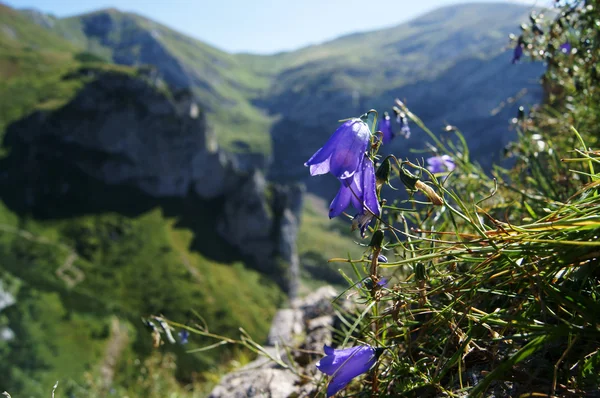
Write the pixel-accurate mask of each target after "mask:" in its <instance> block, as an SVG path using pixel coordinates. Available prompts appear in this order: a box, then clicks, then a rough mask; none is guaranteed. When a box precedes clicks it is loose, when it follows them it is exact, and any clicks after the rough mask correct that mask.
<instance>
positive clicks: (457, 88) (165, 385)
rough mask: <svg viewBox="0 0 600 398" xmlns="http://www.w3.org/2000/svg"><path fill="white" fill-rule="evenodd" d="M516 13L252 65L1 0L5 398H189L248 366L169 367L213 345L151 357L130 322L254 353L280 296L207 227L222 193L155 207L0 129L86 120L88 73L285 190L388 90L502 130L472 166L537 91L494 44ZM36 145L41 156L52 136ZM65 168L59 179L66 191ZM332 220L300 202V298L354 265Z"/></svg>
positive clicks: (109, 22) (413, 27) (175, 37)
mask: <svg viewBox="0 0 600 398" xmlns="http://www.w3.org/2000/svg"><path fill="white" fill-rule="evenodd" d="M527 12H528V9H527V8H525V7H522V6H518V5H507V4H487V5H474V4H468V5H461V6H456V7H452V8H445V9H441V10H438V11H435V12H433V13H430V14H427V15H425V16H422V17H420V18H418V19H416V20H414V21H411V22H409V23H406V24H403V25H400V26H398V27H395V28H390V29H384V30H380V31H376V32H369V33H359V34H355V35H350V36H347V37H343V38H340V39H338V40H334V41H331V42H329V43H324V44H322V45H318V46H311V47H307V48H304V49H300V50H298V51H294V52H289V53H282V54H276V55H271V56H256V55H250V54H228V53H226V52H223V51H221V50H219V49H216V48H214V47H211V46H209V45H207V44H205V43H203V42H201V41H199V40H196V39H192V38H189V37H186V36H184V35H182V34H180V33H178V32H176V31H174V30H172V29H170V28H168V27H165V26H163V25H160V24H158V23H156V22H154V21H151V20H148V19H147V18H144V17H141V16H139V15H135V14H130V13H124V12H120V11H118V10H115V9H107V10H101V11H97V12H94V13H90V14H85V15H81V16H76V17H71V18H66V19H60V18H55V17H52V16H47V15H44V14H40V13H37V12H34V11H23V12H17V11H15V10H12V9H10V8H8V7H5V6H2V5H0V99H2V101H0V139H1V140H2V143H3V145H2V147H1V149H0V150H1V152H0V153H1V158H0V172H1V173H0V197H1V198H2V203H1V206H0V251H2V254H3V259H4V261H3V263H2V266H1V268H0V280H1V281H2V286H1V287H2V289H3V290H5V291H8V292H10V293H11V294H12V295H13V296H14V297H15V298H16V304H15V305H12V306H10V307H8V308H6V309H4V310H2V312H1V313H0V327H2V326H6V325H9V326H10V328H11V330H13V331H14V333H15V335H16V336H18V338H16V339H14V340H9V341H0V358H1V359H2V360H1V361H0V374H2V375H3V377H2V380H1V384H0V390H1V389H6V390H9V391H10V392H11V393H12V394H13V396H15V397H18V396H42V395H44V394H47V393H48V392H49V391H50V388H51V386H52V385H53V384H54V382H55V381H56V379H60V381H61V386H63V387H62V388H63V390H62V391H63V392H64V393H65V394H73V395H84V394H86V393H89V394H91V395H94V394H96V395H99V396H102V395H105V394H106V391H107V388H109V387H112V388H115V390H116V393H117V395H119V394H120V395H123V396H124V395H125V394H129V395H130V396H148V397H152V396H165V395H167V393H169V394H181V395H185V392H184V389H183V388H182V387H181V385H180V384H178V381H183V382H184V383H190V384H194V383H200V384H201V383H203V382H206V381H207V380H209V381H214V379H215V376H214V375H215V374H217V375H218V374H219V373H220V372H221V371H222V369H224V368H223V366H226V363H227V362H228V361H229V360H230V359H233V358H238V359H239V358H241V359H242V360H243V358H245V357H246V355H247V354H246V353H240V352H236V351H218V352H213V351H211V352H209V353H205V352H202V353H199V354H195V355H181V354H183V352H184V348H185V349H188V348H190V349H193V348H196V347H198V346H203V345H206V341H191V343H190V344H189V345H188V346H186V347H184V348H182V347H181V346H179V345H169V344H166V345H164V346H162V347H161V348H160V349H159V350H158V351H157V350H154V349H153V348H152V337H151V334H150V331H148V330H147V329H146V328H145V327H144V325H143V323H142V321H141V318H142V317H147V316H149V315H152V314H154V315H156V314H164V315H165V316H168V317H169V318H171V319H177V320H184V321H186V320H187V321H190V322H192V321H193V322H198V323H201V324H204V323H206V324H207V325H209V326H210V330H211V331H213V332H217V333H223V334H237V333H238V332H237V329H238V327H240V326H241V327H243V328H244V329H245V330H247V331H248V332H249V333H250V334H251V335H253V336H254V337H256V339H257V340H258V341H260V340H261V339H262V338H264V337H265V335H266V332H267V330H268V326H269V322H270V319H271V317H272V315H273V314H274V312H275V309H276V306H277V305H278V304H280V303H282V302H285V297H284V295H283V293H282V292H281V290H280V288H279V287H277V286H276V284H275V283H274V282H273V281H272V279H270V278H269V277H266V276H265V275H262V274H260V273H258V272H256V271H254V270H251V269H250V268H248V267H247V266H246V264H244V260H245V259H244V256H242V255H241V254H240V253H238V252H237V250H236V249H235V248H232V247H231V246H230V245H228V244H227V243H226V242H225V241H224V239H222V238H220V237H219V236H218V234H217V233H216V232H215V225H216V223H217V220H216V219H215V214H216V213H217V212H218V211H220V210H222V207H223V203H221V202H220V200H219V198H217V199H215V200H200V199H199V198H197V197H195V196H194V195H188V196H187V197H185V198H180V199H174V198H171V199H157V198H153V197H151V196H150V195H148V194H145V193H143V192H141V191H140V190H138V189H135V188H133V187H131V186H127V185H116V186H115V185H108V184H106V183H104V182H102V181H99V180H97V179H94V178H91V177H90V176H89V175H87V174H85V173H83V172H81V171H80V170H78V169H76V168H74V167H73V162H71V159H73V158H75V157H78V156H79V157H89V158H90V159H95V158H94V156H102V154H100V155H98V154H97V153H93V152H83V153H82V152H81V151H80V148H79V147H76V146H75V147H68V146H59V147H57V148H58V149H60V153H59V154H54V155H53V156H51V157H48V158H45V157H44V156H46V155H47V153H44V152H43V151H41V152H35V151H33V150H30V148H28V147H27V142H25V141H26V140H25V139H24V140H22V141H23V142H21V141H19V139H20V138H21V137H14V134H13V136H12V137H6V136H5V133H6V131H7V129H8V127H9V126H11V125H12V126H14V125H15V124H17V123H18V122H19V121H22V120H24V119H26V118H28V117H31V118H34V119H35V118H40V119H43V118H46V117H47V118H48V119H51V120H58V119H59V118H58V117H57V116H56V115H62V116H64V117H66V118H81V117H82V116H81V115H73V114H65V113H60V112H64V110H65V108H66V107H65V105H66V104H69V103H70V102H71V101H72V100H74V98H76V97H77V96H78V95H79V94H81V93H82V92H83V90H84V89H86V88H89V87H90V86H92V85H93V84H94V83H95V82H97V81H98V80H99V79H101V78H108V79H110V78H114V80H115V81H127V82H133V83H134V84H135V85H140V86H143V87H147V88H148V90H150V91H152V92H153V93H155V94H156V95H157V96H160V97H161V98H163V99H164V100H165V102H169V101H172V100H173V98H175V97H177V96H178V95H180V94H181V93H185V92H187V91H188V90H189V91H191V92H192V93H193V95H194V96H195V98H196V99H197V101H198V102H199V104H200V106H201V113H202V114H203V115H204V114H206V117H207V120H208V124H209V130H210V132H211V134H213V135H214V136H215V137H216V138H217V141H218V142H219V144H220V145H221V147H222V148H224V149H225V150H226V151H227V152H229V153H233V154H235V156H236V158H235V159H236V161H237V165H238V166H239V168H240V169H241V170H243V171H247V170H250V169H254V168H262V169H267V170H269V174H270V178H271V179H272V180H277V181H282V182H289V181H296V180H303V179H305V178H306V176H307V175H308V173H307V170H306V169H305V168H304V167H303V165H302V164H303V162H304V161H306V159H307V158H308V157H309V156H310V155H311V154H312V153H314V151H315V150H316V149H318V147H319V146H320V145H321V144H322V142H323V141H324V139H325V138H326V137H327V136H329V134H330V133H331V132H332V131H333V129H334V128H335V126H336V125H337V122H336V120H338V119H339V118H341V117H347V116H353V115H358V114H360V113H362V112H363V111H364V110H365V109H369V108H371V107H376V108H378V109H382V107H386V106H389V105H390V104H391V103H392V100H393V98H395V97H397V96H399V97H402V98H404V97H406V98H407V99H408V101H407V102H408V104H409V105H410V106H411V109H413V110H414V111H416V112H417V113H419V114H421V115H422V116H425V118H428V119H429V120H428V122H430V123H429V124H430V125H433V126H434V127H441V126H442V125H443V124H444V123H446V122H449V123H453V124H458V125H461V127H462V128H464V129H465V132H466V134H470V135H471V137H476V136H481V133H482V131H484V130H485V131H486V132H487V133H488V135H487V136H486V137H488V138H489V137H492V138H494V137H495V138H496V141H494V140H492V139H489V140H488V139H486V140H484V141H485V142H482V143H475V144H474V149H475V151H474V153H475V155H476V156H479V157H480V158H481V159H484V160H486V161H491V159H492V158H493V157H494V155H495V154H496V152H498V150H499V148H501V145H500V144H499V143H503V142H504V141H507V140H508V139H509V138H510V137H508V136H506V135H505V134H504V132H505V130H506V121H507V119H508V115H511V117H512V115H513V112H514V106H516V103H515V104H513V105H512V107H511V106H507V107H506V108H504V109H502V111H501V112H500V113H498V114H496V116H494V117H490V112H491V110H492V109H494V108H495V107H497V105H498V103H500V102H501V101H503V100H504V99H506V98H508V97H511V96H514V95H515V94H517V93H518V91H519V90H521V88H522V87H524V86H528V87H529V88H530V89H531V91H530V93H528V94H527V95H526V96H525V97H523V98H522V101H524V102H527V101H534V100H536V99H537V98H538V97H539V96H540V91H541V90H540V89H539V85H538V83H537V77H538V76H539V72H540V70H541V66H540V65H522V66H523V67H522V68H521V69H520V70H519V71H518V72H517V71H516V70H515V69H514V68H511V65H510V64H509V57H508V55H507V53H506V52H505V51H503V50H504V48H503V47H504V44H505V41H506V36H507V34H508V32H510V31H513V30H514V29H515V26H516V25H515V24H516V22H515V21H518V20H520V19H523V18H526V16H527ZM536 90H537V91H536ZM123 100H124V101H125V102H127V101H128V99H127V98H123ZM50 116H53V117H54V119H52V118H51V117H50ZM57 123H60V120H58V122H57ZM490 123H492V124H493V126H492V127H490ZM13 131H15V130H13ZM414 136H415V137H417V138H416V139H415V138H413V139H412V140H411V141H404V142H401V141H400V140H399V139H398V140H396V142H395V143H394V144H392V149H397V148H402V151H401V152H399V153H400V154H401V156H406V155H408V153H409V150H410V148H418V147H420V145H421V144H422V143H423V139H422V138H419V134H418V130H417V132H415V134H414ZM42 143H44V144H47V148H49V149H47V150H48V151H50V152H51V150H52V148H55V147H53V146H52V145H55V144H56V143H55V142H53V141H52V140H51V139H49V140H48V141H47V142H46V141H42ZM491 151H496V152H494V153H493V154H492V155H490V152H491ZM57 153H58V151H57ZM25 165H27V167H26V166H25ZM64 176H67V177H68V178H67V180H68V184H67V185H68V187H66V188H65V192H66V193H60V192H62V189H63V185H62V184H63V180H64V179H63V177H64ZM311 184H312V185H309V189H310V190H311V191H313V192H316V193H318V194H323V193H328V190H331V189H337V188H338V187H337V184H338V183H337V182H336V181H335V179H333V178H332V179H329V180H327V179H326V178H323V179H318V180H314V181H311ZM327 184H331V186H330V187H328V186H327ZM334 185H335V186H334ZM57 192H58V194H57ZM326 208H327V202H326V201H325V202H324V201H323V199H322V198H318V197H313V196H309V197H308V199H307V200H306V201H305V202H304V209H303V219H302V221H303V224H302V226H301V228H300V231H299V237H298V246H299V252H300V254H301V262H302V264H303V266H304V269H303V274H302V276H303V278H304V282H305V284H304V289H305V291H307V290H308V289H310V288H312V287H313V286H314V285H317V284H320V283H323V281H326V282H329V283H340V282H341V279H340V277H339V274H338V273H337V269H338V268H341V269H342V270H345V271H346V270H347V264H326V263H325V262H326V260H327V259H328V258H331V257H335V256H339V255H343V254H347V253H345V252H344V251H345V250H350V251H351V253H349V254H350V255H351V256H352V257H357V256H359V255H360V254H361V253H362V250H361V248H360V247H358V246H356V245H353V243H352V241H353V240H354V238H352V237H351V236H350V234H349V233H348V232H347V229H348V228H347V224H343V223H341V222H339V223H338V222H330V221H329V220H327V219H326V216H324V214H325V215H326V210H325V209H326ZM349 247H351V249H347V248H349ZM390 257H391V256H390ZM344 267H346V268H344ZM196 314H198V315H199V316H200V318H198V317H197V315H196ZM157 352H159V353H160V354H165V355H156V353H157ZM171 354H173V355H175V356H177V357H178V359H177V360H176V362H169V358H171V356H170V355H171ZM175 364H176V365H175ZM175 368H176V370H175ZM140 369H143V371H142V370H140ZM140 375H148V376H147V378H146V379H144V377H145V376H140ZM150 375H160V377H157V378H159V379H160V382H156V380H154V379H152V377H154V376H152V377H151V376H150ZM138 378H142V379H143V380H139V379H138ZM155 379H156V377H155Z"/></svg>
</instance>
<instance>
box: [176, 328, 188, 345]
mask: <svg viewBox="0 0 600 398" xmlns="http://www.w3.org/2000/svg"><path fill="white" fill-rule="evenodd" d="M178 335H179V343H180V344H187V343H188V339H189V337H190V332H188V331H187V330H182V331H180V332H179V333H178Z"/></svg>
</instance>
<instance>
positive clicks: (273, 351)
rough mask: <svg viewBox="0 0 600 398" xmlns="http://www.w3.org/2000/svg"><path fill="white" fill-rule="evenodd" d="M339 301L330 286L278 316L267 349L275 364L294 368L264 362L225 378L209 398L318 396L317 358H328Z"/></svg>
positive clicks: (275, 318) (284, 310)
mask: <svg viewBox="0 0 600 398" xmlns="http://www.w3.org/2000/svg"><path fill="white" fill-rule="evenodd" d="M336 295H337V293H336V291H335V289H333V288H332V287H331V286H325V287H322V288H320V289H318V290H316V291H315V292H313V293H311V294H310V295H308V296H307V297H305V298H303V299H296V300H293V301H292V308H289V309H282V310H279V311H278V312H277V314H276V315H275V317H274V319H273V323H272V325H271V330H270V332H269V337H268V339H267V344H266V345H265V346H264V349H265V352H266V353H268V355H269V356H271V357H272V358H274V359H277V360H278V361H280V362H281V363H282V364H287V365H290V366H287V365H286V366H283V365H281V364H278V363H277V362H276V361H273V360H271V359H269V358H268V357H266V356H260V357H259V358H258V359H256V360H255V361H253V362H251V363H249V364H248V365H246V366H244V367H243V368H241V369H239V370H237V371H235V372H232V373H229V374H227V375H225V376H224V377H223V378H222V379H221V381H220V383H219V385H217V386H216V387H215V388H214V389H213V390H212V392H211V393H210V396H209V397H210V398H246V397H270V398H290V397H295V398H300V397H312V396H315V394H316V393H317V391H318V386H317V385H316V384H315V383H313V382H312V381H309V380H314V377H313V376H315V374H316V367H315V364H316V361H317V360H318V358H320V357H321V356H320V355H315V354H314V353H319V352H322V350H323V345H324V344H331V341H332V330H333V328H332V326H333V323H334V311H333V307H332V304H331V302H332V300H333V299H334V298H335V297H336ZM288 352H289V353H291V354H292V356H291V357H290V356H288V355H287V353H288ZM292 362H293V363H292ZM291 369H295V370H296V371H292V370H291ZM300 376H302V377H300Z"/></svg>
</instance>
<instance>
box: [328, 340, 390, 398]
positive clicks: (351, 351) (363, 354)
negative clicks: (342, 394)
mask: <svg viewBox="0 0 600 398" xmlns="http://www.w3.org/2000/svg"><path fill="white" fill-rule="evenodd" d="M323 350H324V351H325V357H324V358H322V359H321V360H320V361H319V362H317V369H319V370H320V371H321V372H323V373H325V374H326V375H329V376H333V377H332V378H331V380H330V381H329V385H328V386H327V396H328V397H332V396H334V395H335V394H337V392H338V391H340V390H342V389H343V388H344V387H346V386H347V385H348V383H350V380H352V379H353V378H355V377H356V376H360V375H361V374H363V373H366V372H367V371H369V369H371V368H372V367H373V365H374V364H375V362H377V359H378V358H379V355H381V353H382V352H383V350H382V349H375V348H373V347H370V346H368V345H360V346H356V347H352V348H346V349H343V350H334V349H333V348H331V347H329V346H327V345H326V346H324V347H323Z"/></svg>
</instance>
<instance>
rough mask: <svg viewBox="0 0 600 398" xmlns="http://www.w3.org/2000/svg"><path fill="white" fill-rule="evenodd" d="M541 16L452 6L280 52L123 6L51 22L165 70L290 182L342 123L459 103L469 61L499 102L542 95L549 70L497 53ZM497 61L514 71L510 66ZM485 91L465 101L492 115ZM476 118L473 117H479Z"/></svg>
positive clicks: (250, 157) (226, 135) (248, 156)
mask: <svg viewBox="0 0 600 398" xmlns="http://www.w3.org/2000/svg"><path fill="white" fill-rule="evenodd" d="M529 11H530V8H529V7H524V6H520V5H516V4H507V3H485V4H477V3H473V4H462V5H456V6H449V7H444V8H441V9H438V10H435V11H433V12H430V13H428V14H426V15H423V16H421V17H419V18H417V19H415V20H413V21H410V22H407V23H404V24H402V25H399V26H396V27H393V28H387V29H382V30H379V31H374V32H367V33H358V34H353V35H349V36H344V37H341V38H339V39H336V40H333V41H330V42H327V43H324V44H321V45H315V46H310V47H306V48H303V49H300V50H297V51H292V52H288V53H281V54H275V55H270V56H257V55H250V54H236V55H232V54H227V53H225V52H223V51H220V50H218V49H216V48H214V47H211V46H209V45H207V44H205V43H202V42H201V41H199V40H195V39H191V38H189V37H186V36H184V35H182V34H180V33H177V32H176V31H174V30H172V29H170V28H167V27H165V26H162V25H160V24H158V23H156V22H153V21H151V20H149V19H147V18H144V17H141V16H139V15H136V14H131V13H122V12H119V11H117V10H114V9H108V10H102V11H98V12H94V13H90V14H85V15H81V16H77V17H72V18H67V19H54V20H53V22H52V24H51V25H52V26H51V27H50V29H51V30H52V31H54V32H56V33H58V34H61V35H62V36H64V37H66V38H68V39H70V40H71V41H72V42H73V43H75V44H77V45H80V46H84V47H85V48H86V49H87V50H88V51H93V52H94V51H95V52H96V53H97V54H99V55H102V56H104V57H107V59H110V60H112V61H114V62H116V63H118V64H125V65H142V64H150V65H153V66H154V67H156V69H157V72H158V74H159V75H160V76H161V77H163V78H164V79H165V81H167V83H168V84H169V85H171V86H173V87H177V88H182V89H185V88H189V89H191V90H192V91H193V92H194V94H195V95H196V96H197V99H198V101H199V102H200V103H201V104H202V105H203V107H204V108H205V109H206V110H207V113H208V121H209V123H210V124H211V125H212V127H213V129H214V134H215V136H216V139H217V141H218V142H219V143H221V145H222V146H223V147H224V148H225V149H226V150H228V151H230V152H234V153H237V154H238V158H239V159H240V162H241V165H242V166H243V167H249V168H252V167H265V166H267V164H268V162H269V160H270V158H271V157H274V162H273V163H271V168H270V170H271V177H272V178H273V179H275V180H287V179H290V178H292V179H297V178H298V177H299V175H300V169H298V167H294V165H291V164H290V162H282V161H281V159H287V160H289V161H293V162H294V163H295V164H300V165H301V164H302V163H303V161H304V160H306V159H304V158H305V157H306V156H307V154H308V155H310V153H309V152H310V151H314V150H316V147H315V143H316V142H318V141H322V140H323V139H324V138H325V137H326V136H327V135H328V134H329V133H330V132H331V131H332V130H331V129H332V128H333V127H334V126H335V123H334V122H333V121H335V120H337V119H340V118H344V117H349V116H353V115H358V114H361V113H363V112H364V111H366V110H368V108H371V107H377V108H378V109H380V108H382V107H385V108H389V104H391V102H392V100H393V98H394V97H403V98H405V99H406V101H407V103H408V105H409V106H411V107H413V108H416V109H417V110H419V109H424V108H427V106H426V104H427V105H429V107H430V108H436V109H437V108H439V106H438V105H439V104H441V103H452V102H453V101H454V98H453V97H454V96H455V92H453V91H447V92H445V93H444V92H441V88H442V87H443V86H448V84H447V82H446V80H448V79H453V80H456V81H457V82H460V81H462V82H463V83H464V84H465V86H467V85H471V86H472V84H470V83H469V74H470V73H471V72H472V70H471V71H470V72H469V73H467V74H462V75H461V73H462V72H463V71H464V69H460V68H459V67H457V65H458V63H459V62H462V64H461V65H466V64H468V63H469V62H470V61H469V60H472V61H473V62H475V63H476V64H477V62H478V61H482V62H480V63H478V64H477V65H478V68H479V69H482V70H485V69H488V68H489V70H490V71H492V70H493V71H494V73H496V72H500V73H501V75H500V76H499V77H498V78H497V79H495V81H496V82H497V83H498V84H499V86H501V87H502V88H504V91H503V93H502V94H500V95H498V96H497V98H496V99H497V102H498V103H500V102H501V101H503V100H505V99H506V96H511V95H515V94H517V92H518V91H519V90H520V89H521V88H522V87H523V86H528V87H530V88H531V89H532V90H533V91H535V89H536V88H537V87H536V86H537V84H536V83H535V82H532V80H533V79H535V78H536V77H537V75H538V74H539V73H540V72H541V69H542V67H541V66H539V65H537V66H531V67H527V68H521V73H519V74H515V73H511V72H510V71H509V69H510V68H511V65H510V64H509V60H510V56H509V54H508V53H506V54H505V56H504V58H503V59H501V58H495V57H497V56H498V55H499V54H500V53H502V52H503V50H504V49H505V45H506V37H507V35H508V33H510V32H511V31H513V30H514V29H515V27H516V26H517V23H518V21H520V20H524V19H526V18H527V16H528V13H529ZM37 20H40V17H37ZM48 25H50V24H48V23H46V24H45V26H48ZM497 63H500V64H501V65H503V66H504V67H505V68H504V69H503V70H499V68H498V67H497V65H496V64H497ZM513 69H514V68H513ZM523 69H525V71H523ZM450 70H452V73H453V75H451V76H450V75H449V73H448V72H449V71H450ZM482 73H483V74H484V75H485V74H486V72H482ZM487 75H491V74H490V73H487ZM438 83H439V87H440V90H438V91H439V95H436V97H437V98H435V99H434V100H433V101H425V102H424V101H423V99H422V98H423V96H422V95H420V94H419V92H418V91H415V90H413V91H409V90H407V89H411V88H420V87H422V86H423V87H425V86H426V87H431V89H429V88H426V89H427V90H429V91H431V90H434V91H435V87H436V86H437V84H438ZM459 84H460V83H459ZM407 91H408V93H407ZM415 93H416V94H415ZM478 94H479V92H478V91H473V92H472V93H471V95H470V96H468V97H466V98H464V99H465V100H466V101H465V102H463V106H464V107H466V108H470V107H472V108H479V111H478V112H476V116H477V118H478V119H481V120H487V117H488V116H489V112H490V111H491V109H493V108H494V107H495V106H492V107H491V108H489V109H485V110H483V109H482V108H481V107H478V106H476V104H477V102H478V100H477V99H476V98H477V95H478ZM505 94H506V96H505ZM483 95H488V94H485V93H483ZM538 95H539V90H538V91H537V92H534V93H532V95H528V96H525V98H524V99H523V100H522V102H524V103H527V102H534V101H535V99H536V98H537V96H538ZM413 97H416V98H413ZM432 102H433V106H431V105H432ZM513 110H514V107H508V108H506V109H505V112H504V113H502V114H500V115H497V117H496V118H495V119H494V118H490V119H489V125H495V126H497V129H496V128H492V130H494V131H495V132H494V134H492V135H493V136H494V137H495V136H497V135H498V134H500V132H501V131H503V130H504V128H505V126H506V123H505V121H506V120H507V119H508V118H509V115H510V112H512V111H513ZM486 112H487V113H486ZM457 115H458V116H457ZM463 115H466V113H462V112H458V113H457V112H452V114H451V115H450V113H449V112H448V111H443V112H440V111H438V112H437V114H436V120H433V121H434V122H436V123H437V121H438V120H449V119H452V120H455V122H454V123H455V124H457V125H459V126H460V127H462V128H463V130H465V131H467V132H469V131H470V130H471V124H469V122H467V123H466V124H465V125H463V123H461V122H462V119H461V118H462V117H463ZM472 118H473V115H472V114H471V112H468V117H467V119H472ZM424 119H425V122H426V123H427V122H429V121H430V119H429V117H425V118H424ZM290 129H291V130H290ZM298 134H300V135H301V136H302V139H303V140H305V141H304V142H305V144H304V145H303V148H302V149H301V151H297V148H296V146H295V145H293V144H294V143H296V142H297V141H298V140H297V138H296V136H297V135H298ZM271 141H273V144H271ZM505 141H506V139H502V140H500V141H497V142H496V145H501V142H505ZM407 144H408V146H410V147H412V148H420V147H422V142H421V140H420V139H419V138H418V137H416V138H414V139H413V141H410V142H407V143H403V145H402V146H403V147H405V146H406V145H407ZM271 145H274V147H272V146H271ZM304 148H306V150H303V149H304ZM475 153H476V154H477V151H475ZM300 155H301V156H300ZM289 156H291V158H290V157H289ZM489 159H490V157H489V156H488V154H485V155H482V156H480V159H479V160H481V161H483V162H484V166H486V167H489V166H490V162H489ZM494 159H495V160H498V157H497V156H496V155H495V156H494ZM300 160H302V161H300ZM288 170H289V172H288Z"/></svg>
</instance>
